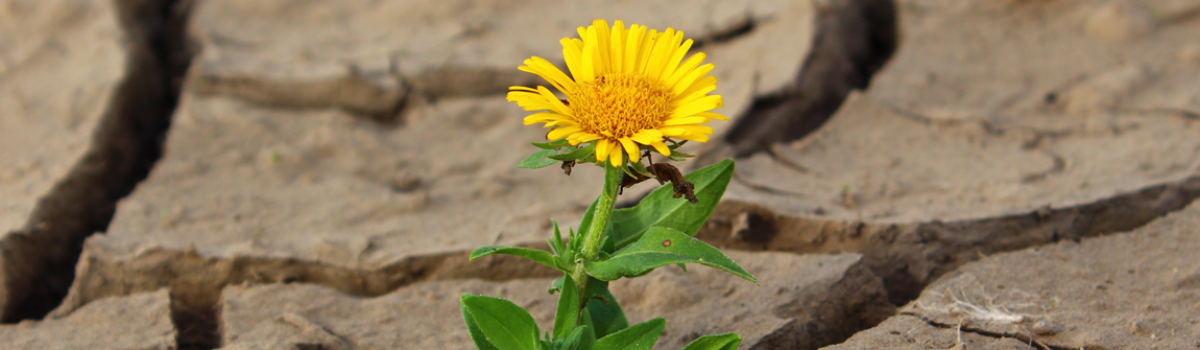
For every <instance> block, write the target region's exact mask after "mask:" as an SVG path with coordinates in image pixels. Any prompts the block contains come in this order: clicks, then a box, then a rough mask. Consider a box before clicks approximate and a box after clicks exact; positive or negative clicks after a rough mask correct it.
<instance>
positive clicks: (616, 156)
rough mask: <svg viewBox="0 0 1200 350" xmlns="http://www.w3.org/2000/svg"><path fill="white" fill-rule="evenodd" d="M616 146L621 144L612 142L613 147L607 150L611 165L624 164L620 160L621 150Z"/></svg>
mask: <svg viewBox="0 0 1200 350" xmlns="http://www.w3.org/2000/svg"><path fill="white" fill-rule="evenodd" d="M617 147H621V145H620V144H618V143H613V149H611V150H609V151H608V156H609V157H611V159H610V161H611V162H612V164H613V166H621V165H624V164H625V163H624V162H622V161H621V150H619V149H616V148H617Z"/></svg>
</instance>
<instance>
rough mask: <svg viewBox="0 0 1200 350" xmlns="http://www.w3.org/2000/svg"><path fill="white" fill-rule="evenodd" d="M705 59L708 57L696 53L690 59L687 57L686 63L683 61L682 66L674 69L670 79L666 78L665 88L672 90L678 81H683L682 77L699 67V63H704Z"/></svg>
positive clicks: (701, 53)
mask: <svg viewBox="0 0 1200 350" xmlns="http://www.w3.org/2000/svg"><path fill="white" fill-rule="evenodd" d="M705 57H708V56H707V55H705V54H704V53H703V52H697V53H696V54H695V55H692V57H688V59H687V60H686V61H683V64H682V65H680V66H679V67H678V68H675V72H673V73H671V77H669V78H667V81H666V83H667V88H669V89H671V90H674V87H675V83H678V82H679V79H683V76H684V75H687V74H688V73H691V72H692V71H693V70H695V69H696V67H698V66H700V62H704V58H705Z"/></svg>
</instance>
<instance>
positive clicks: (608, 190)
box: [571, 162, 622, 295]
mask: <svg viewBox="0 0 1200 350" xmlns="http://www.w3.org/2000/svg"><path fill="white" fill-rule="evenodd" d="M621 175H622V171H621V168H619V167H616V166H613V165H612V163H609V162H604V189H603V190H601V191H600V198H597V199H596V211H595V212H594V213H593V214H592V224H591V226H588V227H587V232H586V234H585V235H584V237H583V258H584V259H587V260H588V261H596V260H597V259H599V258H600V246H601V245H602V244H603V243H604V234H605V233H606V231H608V223H609V221H611V219H612V212H613V205H615V204H616V203H617V189H618V188H619V187H620V186H621ZM571 278H572V279H574V280H575V285H576V286H578V287H579V290H580V291H581V293H582V291H583V290H584V288H585V287H586V286H587V280H588V276H587V273H586V272H585V271H584V269H583V263H582V262H579V263H577V264H576V265H575V271H574V273H572V274H571ZM581 295H582V294H581Z"/></svg>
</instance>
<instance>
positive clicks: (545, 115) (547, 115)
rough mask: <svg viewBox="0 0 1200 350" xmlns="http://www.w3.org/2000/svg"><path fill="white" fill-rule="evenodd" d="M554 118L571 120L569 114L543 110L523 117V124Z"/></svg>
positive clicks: (552, 119)
mask: <svg viewBox="0 0 1200 350" xmlns="http://www.w3.org/2000/svg"><path fill="white" fill-rule="evenodd" d="M555 120H571V116H567V115H562V114H558V113H545V112H543V113H534V114H531V115H529V116H528V117H525V125H530V124H534V123H541V122H549V121H555Z"/></svg>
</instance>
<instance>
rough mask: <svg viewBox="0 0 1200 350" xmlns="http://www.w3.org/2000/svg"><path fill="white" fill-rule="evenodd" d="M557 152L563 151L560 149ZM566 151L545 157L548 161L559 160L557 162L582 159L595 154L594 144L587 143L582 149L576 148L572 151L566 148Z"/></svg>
mask: <svg viewBox="0 0 1200 350" xmlns="http://www.w3.org/2000/svg"><path fill="white" fill-rule="evenodd" d="M559 151H563V150H561V149H560V150H559ZM566 151H568V152H565V153H559V154H555V155H550V156H547V157H548V158H550V159H554V160H559V161H568V160H578V159H583V158H586V157H587V156H589V155H592V154H595V153H596V144H594V143H589V144H587V145H585V146H583V147H578V148H575V149H573V150H572V149H570V148H568V149H567V150H566Z"/></svg>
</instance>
